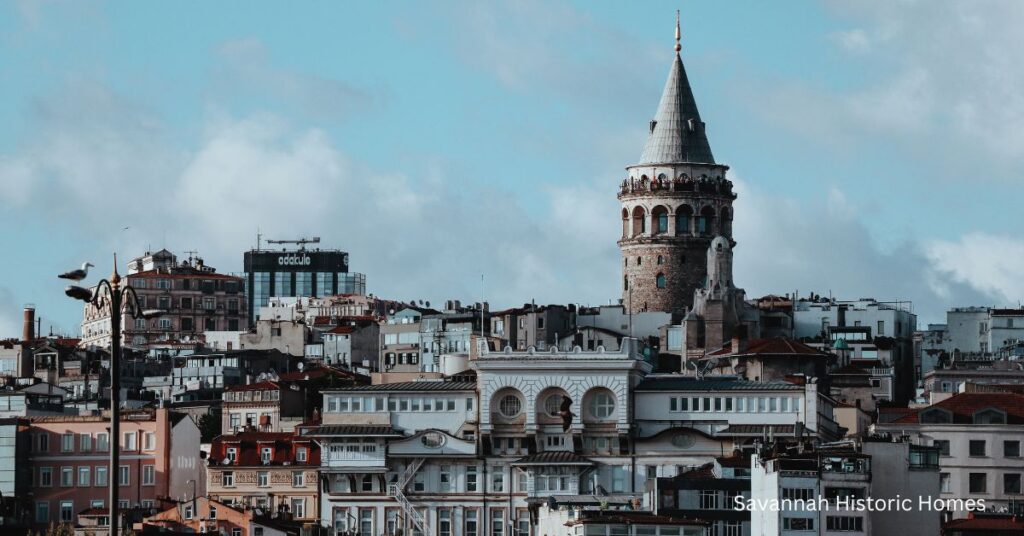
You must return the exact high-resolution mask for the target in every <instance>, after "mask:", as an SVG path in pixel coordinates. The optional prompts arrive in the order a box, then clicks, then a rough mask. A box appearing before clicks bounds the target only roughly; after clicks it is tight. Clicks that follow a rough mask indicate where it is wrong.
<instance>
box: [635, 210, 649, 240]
mask: <svg viewBox="0 0 1024 536" xmlns="http://www.w3.org/2000/svg"><path fill="white" fill-rule="evenodd" d="M646 233H647V213H646V211H644V207H634V208H633V235H632V236H640V235H643V234H646Z"/></svg>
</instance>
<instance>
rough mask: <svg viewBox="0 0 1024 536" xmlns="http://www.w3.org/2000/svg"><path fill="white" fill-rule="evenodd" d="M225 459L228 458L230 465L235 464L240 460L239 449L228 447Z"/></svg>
mask: <svg viewBox="0 0 1024 536" xmlns="http://www.w3.org/2000/svg"><path fill="white" fill-rule="evenodd" d="M224 457H225V458H227V460H228V462H229V463H232V464H234V463H235V461H236V460H237V459H238V449H237V448H235V447H228V448H227V450H226V451H225V455H224Z"/></svg>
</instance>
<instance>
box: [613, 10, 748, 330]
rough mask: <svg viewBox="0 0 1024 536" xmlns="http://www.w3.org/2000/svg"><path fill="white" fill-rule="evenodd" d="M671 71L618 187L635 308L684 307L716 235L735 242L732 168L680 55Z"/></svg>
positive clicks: (626, 281)
mask: <svg viewBox="0 0 1024 536" xmlns="http://www.w3.org/2000/svg"><path fill="white" fill-rule="evenodd" d="M680 48H681V47H680V45H679V28H678V25H677V27H676V56H675V59H674V61H673V62H672V67H671V69H670V71H669V76H668V81H667V82H666V83H665V90H664V92H663V94H662V96H661V102H660V103H659V104H658V110H657V112H656V113H655V115H654V119H653V120H651V123H650V131H649V134H648V137H647V143H646V144H645V145H644V150H643V154H642V155H641V157H640V161H639V162H638V163H636V164H634V165H632V166H628V167H627V168H626V171H627V173H628V176H627V177H626V178H625V179H624V180H623V181H622V183H621V185H620V186H619V194H618V198H619V201H621V202H622V213H621V217H622V238H621V239H620V240H619V242H618V244H619V249H620V250H621V251H622V264H623V267H622V275H623V277H622V303H623V304H624V305H625V307H626V308H627V310H628V311H629V312H631V313H638V312H644V311H664V312H671V313H677V314H685V312H686V311H687V310H688V309H689V308H690V305H691V304H692V303H693V297H694V291H696V290H697V289H700V288H703V287H704V285H705V282H706V278H707V263H706V262H705V257H706V254H707V251H708V248H709V247H710V246H711V241H712V240H713V239H714V238H715V237H716V236H724V237H725V238H726V239H728V240H729V242H730V246H731V245H734V244H735V243H734V242H733V241H732V217H733V213H732V202H733V200H734V199H736V194H734V193H733V190H732V182H730V181H729V180H728V179H727V178H726V171H728V169H729V167H728V166H725V165H722V164H719V163H717V162H715V158H714V156H713V155H712V153H711V146H710V144H709V143H708V138H707V134H706V132H705V124H704V122H703V121H702V120H701V118H700V113H699V112H698V111H697V103H696V101H695V100H694V97H693V91H692V90H691V89H690V82H689V80H688V79H687V77H686V69H685V68H684V67H683V61H682V59H681V58H680V56H679V50H680Z"/></svg>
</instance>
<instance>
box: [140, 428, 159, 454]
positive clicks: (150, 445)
mask: <svg viewBox="0 0 1024 536" xmlns="http://www.w3.org/2000/svg"><path fill="white" fill-rule="evenodd" d="M142 450H156V432H146V434H145V435H144V436H142Z"/></svg>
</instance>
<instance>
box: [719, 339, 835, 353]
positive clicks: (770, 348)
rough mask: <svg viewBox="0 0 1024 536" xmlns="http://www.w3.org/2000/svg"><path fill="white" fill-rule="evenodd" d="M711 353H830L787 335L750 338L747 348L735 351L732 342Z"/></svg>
mask: <svg viewBox="0 0 1024 536" xmlns="http://www.w3.org/2000/svg"><path fill="white" fill-rule="evenodd" d="M710 355H716V356H726V355H782V356H791V355H808V356H820V357H825V356H827V355H828V354H827V353H825V352H822V351H821V350H819V349H817V348H812V347H810V346H808V345H806V344H804V343H802V342H800V341H795V340H793V339H789V338H786V337H772V338H770V339H750V341H749V342H748V343H747V349H746V350H743V351H740V352H735V353H734V352H733V351H732V343H731V342H730V343H729V344H726V345H725V346H723V347H722V348H720V349H719V350H716V351H714V352H712V353H711V354H710Z"/></svg>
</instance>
